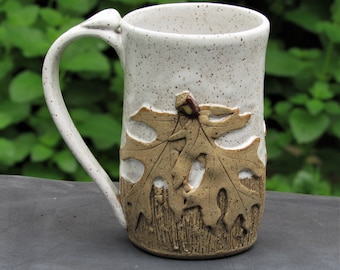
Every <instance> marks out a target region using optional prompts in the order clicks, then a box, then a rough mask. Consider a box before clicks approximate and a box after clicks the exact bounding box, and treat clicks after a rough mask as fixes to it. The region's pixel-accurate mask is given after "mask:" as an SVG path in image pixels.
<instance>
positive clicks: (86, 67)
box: [61, 51, 110, 76]
mask: <svg viewBox="0 0 340 270" xmlns="http://www.w3.org/2000/svg"><path fill="white" fill-rule="evenodd" d="M61 68H63V69H65V70H67V71H72V72H93V73H98V74H101V75H104V76H107V75H108V74H109V73H110V62H109V60H108V59H107V57H105V56H104V55H103V54H102V53H100V52H97V51H91V52H84V53H82V54H78V55H76V56H75V57H73V58H71V59H68V60H67V61H63V62H62V64H61Z"/></svg>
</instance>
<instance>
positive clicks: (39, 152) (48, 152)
mask: <svg viewBox="0 0 340 270" xmlns="http://www.w3.org/2000/svg"><path fill="white" fill-rule="evenodd" d="M53 152H54V151H53V149H52V148H50V147H48V146H46V145H43V144H36V145H35V146H34V147H33V148H32V151H31V160H32V161H33V162H41V161H45V160H47V159H49V158H50V157H51V156H52V155H53Z"/></svg>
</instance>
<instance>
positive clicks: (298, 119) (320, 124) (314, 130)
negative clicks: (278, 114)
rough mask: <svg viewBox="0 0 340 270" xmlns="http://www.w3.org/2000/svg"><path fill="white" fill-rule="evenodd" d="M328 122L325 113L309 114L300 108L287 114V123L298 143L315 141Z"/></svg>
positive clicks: (325, 128)
mask: <svg viewBox="0 0 340 270" xmlns="http://www.w3.org/2000/svg"><path fill="white" fill-rule="evenodd" d="M329 123H330V119H329V117H328V116H327V115H325V114H318V115H311V114H310V113H308V112H307V111H304V110H302V109H295V110H293V111H292V113H291V114H290V115H289V124H290V127H291V129H292V132H293V135H294V137H295V139H296V140H297V141H298V143H310V142H312V141H315V140H316V139H318V138H319V137H321V136H322V135H323V134H324V132H325V131H326V130H327V128H328V126H329Z"/></svg>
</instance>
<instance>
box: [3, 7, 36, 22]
mask: <svg viewBox="0 0 340 270" xmlns="http://www.w3.org/2000/svg"><path fill="white" fill-rule="evenodd" d="M38 13H39V7H38V6H36V5H28V6H22V7H20V8H15V9H9V10H8V12H7V19H8V21H9V23H10V24H12V25H15V26H29V25H32V24H33V23H35V21H36V20H37V17H38Z"/></svg>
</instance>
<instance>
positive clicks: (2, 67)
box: [0, 58, 14, 80]
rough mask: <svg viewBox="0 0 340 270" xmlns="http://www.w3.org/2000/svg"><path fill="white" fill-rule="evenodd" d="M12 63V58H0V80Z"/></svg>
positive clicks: (8, 70) (10, 69)
mask: <svg viewBox="0 0 340 270" xmlns="http://www.w3.org/2000/svg"><path fill="white" fill-rule="evenodd" d="M13 67H14V63H13V61H12V59H10V58H5V59H1V60H0V80H1V79H2V78H4V77H5V76H6V75H7V74H8V73H9V72H11V71H12V69H13Z"/></svg>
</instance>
